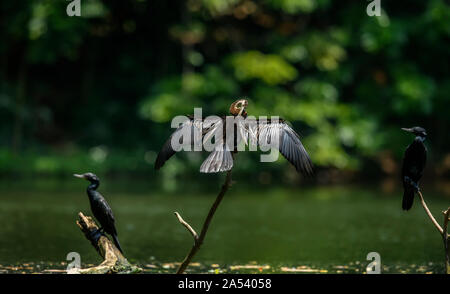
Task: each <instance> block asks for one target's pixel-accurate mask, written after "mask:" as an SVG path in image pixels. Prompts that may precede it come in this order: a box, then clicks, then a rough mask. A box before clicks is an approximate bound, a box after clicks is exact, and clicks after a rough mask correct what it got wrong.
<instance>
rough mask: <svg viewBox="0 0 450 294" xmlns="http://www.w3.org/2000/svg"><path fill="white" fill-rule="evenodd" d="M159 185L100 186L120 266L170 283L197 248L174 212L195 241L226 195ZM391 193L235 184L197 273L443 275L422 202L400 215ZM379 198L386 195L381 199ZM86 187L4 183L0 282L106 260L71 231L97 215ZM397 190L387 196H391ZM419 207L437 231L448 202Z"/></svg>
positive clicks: (397, 195) (435, 196)
mask: <svg viewBox="0 0 450 294" xmlns="http://www.w3.org/2000/svg"><path fill="white" fill-rule="evenodd" d="M154 186H155V185H154V184H152V183H150V182H147V181H142V180H132V179H126V180H123V181H119V180H117V179H108V178H106V179H104V180H103V181H102V185H101V186H100V189H99V191H100V192H102V193H103V194H104V195H105V197H106V198H107V200H108V201H109V203H110V205H111V206H112V208H113V210H114V213H115V215H116V220H117V224H116V225H117V230H118V233H119V239H120V242H121V245H122V247H123V249H124V252H125V256H126V257H127V258H128V259H129V260H130V261H131V262H133V263H136V264H138V265H139V266H141V267H142V268H143V269H144V270H145V271H146V272H169V273H172V272H175V269H176V264H175V263H176V262H180V261H182V260H183V258H184V257H185V255H186V254H187V252H188V250H189V249H190V248H191V246H192V243H193V240H192V237H191V235H190V234H189V233H188V232H187V231H186V229H185V228H184V227H183V226H181V225H180V223H179V222H178V221H177V219H176V217H175V216H174V214H173V212H174V211H178V212H179V213H180V214H181V215H182V216H183V218H184V219H185V220H186V221H188V222H189V223H190V224H191V225H192V226H193V227H194V228H195V229H196V230H197V231H198V232H199V231H200V229H201V225H202V223H203V220H204V218H205V216H206V214H207V213H208V210H209V207H210V206H211V204H212V203H213V201H214V199H215V196H216V194H217V192H218V190H219V188H220V185H219V184H217V185H215V184H212V185H211V188H207V189H205V188H202V189H201V190H199V185H196V184H192V185H190V186H186V187H182V188H178V189H177V190H175V191H172V192H164V191H158V190H155V188H154ZM384 186H385V185H360V186H325V187H301V186H297V187H292V186H291V187H282V186H277V185H276V184H272V185H266V186H258V185H255V186H252V185H250V184H246V183H245V181H238V182H237V183H235V184H234V185H233V187H232V188H231V189H230V190H229V191H228V193H227V195H226V196H225V198H224V200H223V202H222V204H221V205H220V207H219V209H218V211H217V213H216V215H215V216H214V219H213V221H212V224H211V226H210V229H209V232H208V234H207V237H206V239H205V243H204V245H203V246H202V248H201V250H200V251H199V252H198V254H197V256H196V257H195V259H194V261H193V262H194V264H193V266H191V267H190V268H189V271H191V272H212V273H219V272H236V273H239V272H245V273H247V272H250V273H259V272H262V273H271V272H275V273H280V272H298V273H302V272H317V273H362V272H365V268H366V266H367V264H368V263H369V262H370V261H367V260H366V257H367V254H368V253H369V252H378V253H379V254H380V256H381V264H382V272H385V273H386V272H387V273H443V272H444V264H443V262H444V251H443V244H442V240H441V237H440V235H439V234H438V233H437V231H436V230H435V228H434V227H433V226H432V224H431V222H430V220H429V219H428V218H427V217H426V215H425V213H424V211H423V208H422V207H421V205H420V204H419V202H418V201H417V199H416V201H415V203H414V206H413V208H412V210H411V211H409V212H404V211H402V209H401V195H402V194H401V192H400V191H395V190H392V189H389V188H386V187H384ZM379 187H382V189H381V188H379ZM85 188H86V183H85V182H83V181H77V180H71V179H70V180H63V181H60V180H58V179H53V180H52V179H50V180H36V181H29V180H16V181H14V180H8V181H6V180H2V181H0V193H1V194H0V224H1V225H0V272H3V273H9V272H49V273H51V272H58V270H60V271H61V270H62V269H64V268H65V266H66V255H67V254H68V253H69V252H78V253H79V254H80V255H81V261H82V266H83V267H86V266H89V265H94V264H99V263H100V262H101V261H102V260H101V259H100V257H99V256H98V254H97V253H96V252H95V250H94V249H93V247H92V246H91V245H90V243H89V242H88V241H87V240H86V239H85V238H84V236H83V234H82V233H81V232H80V230H79V228H78V227H77V225H76V224H75V221H76V219H77V214H78V212H79V211H81V212H83V213H85V214H87V215H91V212H90V208H89V202H88V199H87V196H86V194H85ZM391 190H392V191H391ZM422 190H423V192H424V196H425V197H426V200H427V202H428V205H429V207H430V209H431V211H432V212H433V213H434V215H435V216H436V218H437V219H438V221H439V222H441V221H442V214H441V211H442V210H444V209H446V208H447V207H448V206H449V205H450V196H449V195H448V194H445V193H443V192H442V191H440V190H439V189H436V188H435V186H433V185H431V186H430V187H424V188H423V189H422Z"/></svg>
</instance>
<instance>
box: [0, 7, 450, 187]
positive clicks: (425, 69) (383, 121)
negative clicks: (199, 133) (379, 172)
mask: <svg viewBox="0 0 450 294" xmlns="http://www.w3.org/2000/svg"><path fill="white" fill-rule="evenodd" d="M66 5H67V3H65V2H64V1H62V2H61V1H51V0H39V1H21V2H20V3H16V2H13V1H3V2H2V4H1V6H0V7H1V9H2V11H5V12H6V13H3V14H2V15H5V18H4V22H5V23H7V24H8V26H3V27H2V31H1V33H2V40H4V41H3V42H1V43H0V53H1V54H2V56H3V58H2V59H0V144H2V149H1V150H2V152H7V153H3V154H2V157H1V158H2V167H0V168H2V171H4V172H5V171H7V170H8V169H9V168H11V169H14V168H15V167H14V165H13V164H12V163H11V162H12V161H14V160H19V161H20V159H18V158H16V157H15V156H14V154H21V155H23V156H25V157H27V156H29V158H28V159H27V161H26V164H28V165H29V166H32V167H33V169H34V170H36V171H45V172H52V171H60V170H65V169H66V168H67V169H69V168H70V166H72V165H73V166H74V167H76V166H80V167H81V166H83V165H87V166H90V167H94V166H91V165H90V164H95V162H96V161H95V159H94V158H93V157H92V156H91V155H86V157H83V156H81V153H82V151H79V152H80V154H79V156H80V157H78V155H76V156H75V155H71V156H73V158H75V159H74V160H73V161H70V160H69V161H67V160H66V161H65V163H64V162H59V161H60V160H61V161H64V160H63V159H62V157H60V156H61V154H64V153H65V152H66V150H67V149H69V150H70V148H69V147H67V146H75V147H76V148H78V149H77V150H85V152H88V150H91V148H94V149H92V150H97V151H96V153H95V154H97V157H98V158H101V157H102V155H101V154H103V153H102V152H101V150H102V149H101V148H100V149H95V148H97V147H95V146H109V148H110V149H111V150H114V151H111V152H112V154H123V156H122V155H117V156H115V155H114V156H112V158H121V159H118V161H122V160H123V161H125V162H124V163H123V164H122V163H112V161H111V162H110V160H112V159H109V156H107V157H106V159H105V161H104V162H107V164H106V163H104V164H101V166H102V167H100V166H98V168H101V169H105V170H108V169H114V168H118V167H119V166H121V167H123V168H124V169H130V170H132V167H133V166H136V168H138V169H139V168H140V167H141V163H140V162H141V161H142V160H143V159H142V158H143V157H145V158H147V159H146V161H149V158H153V159H154V155H155V154H156V152H157V151H158V149H159V148H160V146H161V144H162V142H163V141H164V140H165V139H166V138H167V137H168V136H169V134H170V132H171V130H170V125H169V123H170V121H171V119H172V118H173V117H174V116H176V115H186V114H192V113H193V109H194V107H202V108H203V113H204V115H209V114H226V112H227V110H228V106H229V104H230V102H232V101H233V100H235V99H236V98H239V97H247V98H248V99H249V100H250V105H249V109H248V111H249V113H250V114H252V115H279V116H281V117H283V118H285V119H287V120H289V121H290V122H291V123H292V124H293V126H294V128H295V129H296V130H298V131H299V133H300V134H301V135H302V140H303V141H304V143H305V145H306V148H307V149H308V151H309V153H310V154H311V156H312V158H313V161H314V163H315V164H316V165H318V166H321V167H324V168H326V167H337V168H340V169H353V170H361V171H365V164H366V163H368V162H373V161H376V160H377V159H376V158H377V157H378V156H379V154H380V152H382V151H383V150H386V149H387V150H392V154H394V155H395V156H397V157H398V159H400V158H399V157H400V156H401V153H402V150H403V149H404V148H405V144H406V143H407V142H408V139H409V138H408V137H407V136H405V137H403V135H400V132H399V128H400V127H404V126H413V125H421V126H423V127H425V128H427V130H428V133H429V134H430V136H431V137H437V136H439V137H440V139H439V140H430V142H428V144H430V145H431V147H432V149H433V151H434V152H435V155H436V156H435V157H434V158H435V159H436V160H439V159H440V157H443V156H445V155H446V154H447V153H448V147H447V146H448V145H449V144H450V139H448V138H447V137H446V136H445V135H442V134H443V133H444V134H446V133H448V128H449V127H450V118H449V116H448V111H447V110H448V108H449V107H450V96H449V93H450V79H449V76H450V75H449V74H450V73H449V68H448V66H447V65H448V61H449V58H450V49H449V44H448V42H446V40H447V39H448V35H449V34H450V5H449V4H448V2H446V1H444V0H431V1H419V0H415V1H410V2H408V5H404V4H401V3H397V2H392V1H391V2H382V15H381V16H380V17H369V16H367V14H366V6H367V5H366V3H360V2H357V1H355V2H342V1H329V0H264V1H250V0H226V1H222V0H220V1H219V0H189V1H182V2H177V3H166V2H158V3H156V2H153V1H133V2H130V3H128V2H126V3H125V2H121V1H107V2H105V1H99V0H95V1H94V0H90V1H87V2H86V1H85V2H83V3H82V17H68V16H67V15H66V13H65V9H66ZM59 146H64V147H61V148H59ZM93 146H94V147H93ZM112 146H114V148H113V147H112ZM107 149H108V148H107ZM5 150H6V151H5ZM51 150H58V151H57V152H53V151H51ZM137 150H140V151H137ZM143 150H146V151H143ZM33 152H36V153H37V154H39V155H38V156H36V158H35V159H33V155H32V154H33ZM69 153H70V152H69ZM88 153H89V152H88ZM128 153H129V154H137V153H139V154H141V155H139V156H138V157H136V158H135V159H133V160H132V159H130V158H128V157H127V156H126V154H128ZM143 153H145V154H147V155H148V156H144V155H142V154H143ZM5 154H7V155H5ZM42 154H47V155H45V156H44V155H42ZM70 154H72V153H70ZM76 154H78V153H76ZM89 154H90V153H89ZM149 154H150V155H149ZM151 154H153V155H151ZM130 156H131V155H130ZM77 160H78V161H79V162H81V164H77ZM182 160H183V161H181V159H174V161H173V166H169V167H167V175H165V176H164V177H165V179H166V183H169V184H167V186H171V185H172V184H173V182H174V180H173V179H174V178H175V177H176V176H177V175H179V174H180V173H183V172H187V171H188V170H190V169H191V168H192V169H197V168H198V166H196V165H197V164H198V162H200V160H201V158H200V156H199V155H198V156H197V155H193V156H192V157H189V156H186V158H183V159H182ZM150 161H151V160H150ZM128 163H130V165H128ZM131 163H132V164H131ZM24 164H25V162H24ZM65 164H67V166H66V165H65ZM144 164H146V163H144ZM171 164H172V163H171ZM254 164H257V162H255V163H252V162H251V161H245V159H244V160H243V161H242V166H243V169H244V170H250V169H252V167H253V166H254ZM185 165H186V166H188V168H187V169H185V170H184V169H183V168H181V167H182V166H185ZM281 166H282V164H276V165H274V168H276V169H277V168H281ZM171 179H172V180H171Z"/></svg>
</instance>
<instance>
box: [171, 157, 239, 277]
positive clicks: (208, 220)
mask: <svg viewBox="0 0 450 294" xmlns="http://www.w3.org/2000/svg"><path fill="white" fill-rule="evenodd" d="M233 157H234V156H233ZM230 186H231V169H230V170H229V171H228V172H227V177H226V179H225V182H224V183H223V185H222V189H221V190H220V192H219V194H218V195H217V198H216V200H215V201H214V203H213V205H212V206H211V208H210V209H209V213H208V216H207V217H206V219H205V222H204V223H203V227H202V231H201V232H200V236H198V238H195V237H194V239H195V240H196V242H195V243H194V246H192V248H191V251H189V253H188V255H187V256H186V257H185V259H184V260H183V262H182V263H181V265H180V267H179V268H178V270H177V274H182V273H183V272H184V271H185V270H186V268H187V267H188V266H189V263H190V262H191V260H192V258H193V257H194V256H195V254H196V253H197V251H198V250H199V249H200V246H201V245H202V244H203V240H204V239H205V236H206V233H207V232H208V228H209V224H210V223H211V220H212V218H213V216H214V213H215V212H216V210H217V207H219V204H220V202H221V201H222V199H223V196H225V193H226V192H227V191H228V188H229V187H230ZM177 217H178V220H179V221H180V222H181V221H183V219H181V220H180V218H181V217H179V216H178V215H177ZM183 222H184V221H183ZM183 222H181V223H182V224H183ZM184 223H186V222H184ZM186 224H187V223H186ZM183 225H184V226H185V227H186V225H185V224H183ZM189 227H190V226H189ZM186 228H187V229H188V230H189V231H190V232H191V234H192V231H194V230H193V229H192V228H191V229H189V228H188V227H186ZM191 230H192V231H191ZM194 232H195V231H194Z"/></svg>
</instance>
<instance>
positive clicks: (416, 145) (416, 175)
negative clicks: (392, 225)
mask: <svg viewBox="0 0 450 294" xmlns="http://www.w3.org/2000/svg"><path fill="white" fill-rule="evenodd" d="M402 130H404V131H406V132H409V133H413V134H414V135H415V136H416V137H415V138H414V141H413V142H412V143H411V144H410V145H409V146H408V148H406V151H405V155H404V157H403V167H402V181H403V189H404V192H403V202H402V208H403V209H404V210H409V209H410V208H411V207H412V205H413V201H414V193H415V192H418V191H419V180H420V178H421V177H422V174H423V169H424V168H425V163H426V161H427V148H426V147H425V144H424V143H423V142H424V141H425V139H426V137H427V132H426V131H425V129H424V128H421V127H413V128H402Z"/></svg>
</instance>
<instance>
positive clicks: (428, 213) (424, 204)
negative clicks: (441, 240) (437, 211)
mask: <svg viewBox="0 0 450 294" xmlns="http://www.w3.org/2000/svg"><path fill="white" fill-rule="evenodd" d="M418 194H419V197H420V202H422V206H423V209H425V212H426V213H427V215H428V217H429V218H430V219H431V221H432V222H433V224H434V226H435V227H436V229H437V230H438V231H439V233H440V234H441V235H442V236H444V230H443V229H442V228H441V226H440V225H439V224H438V222H437V221H436V219H435V218H434V216H433V214H432V213H431V211H430V210H429V209H428V206H427V204H426V203H425V200H424V199H423V196H422V192H420V191H418Z"/></svg>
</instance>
